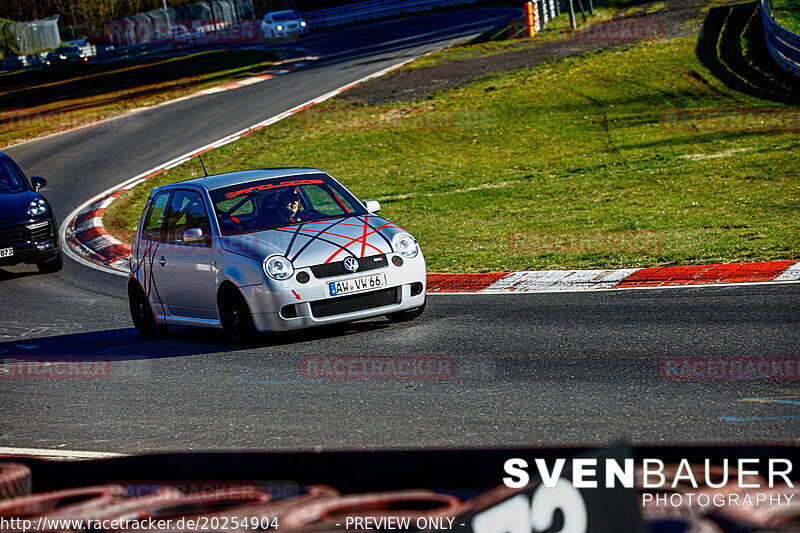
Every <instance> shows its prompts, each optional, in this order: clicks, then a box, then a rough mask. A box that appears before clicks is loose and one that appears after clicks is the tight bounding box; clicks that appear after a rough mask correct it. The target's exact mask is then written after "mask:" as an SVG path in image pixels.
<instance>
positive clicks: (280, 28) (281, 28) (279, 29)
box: [275, 24, 283, 31]
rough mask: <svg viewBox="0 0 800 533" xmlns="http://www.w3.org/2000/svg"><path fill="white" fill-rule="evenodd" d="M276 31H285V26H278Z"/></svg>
mask: <svg viewBox="0 0 800 533" xmlns="http://www.w3.org/2000/svg"><path fill="white" fill-rule="evenodd" d="M275 29H276V30H278V31H283V26H281V25H280V24H278V25H277V26H276V27H275Z"/></svg>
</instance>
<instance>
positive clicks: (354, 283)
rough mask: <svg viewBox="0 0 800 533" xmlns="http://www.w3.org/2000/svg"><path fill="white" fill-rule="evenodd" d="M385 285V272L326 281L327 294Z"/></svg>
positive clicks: (339, 294)
mask: <svg viewBox="0 0 800 533" xmlns="http://www.w3.org/2000/svg"><path fill="white" fill-rule="evenodd" d="M384 287H386V274H373V275H372V276H364V277H361V278H354V279H345V280H342V281H331V282H329V283H328V296H343V295H345V294H352V293H354V292H362V291H370V290H375V289H382V288H384Z"/></svg>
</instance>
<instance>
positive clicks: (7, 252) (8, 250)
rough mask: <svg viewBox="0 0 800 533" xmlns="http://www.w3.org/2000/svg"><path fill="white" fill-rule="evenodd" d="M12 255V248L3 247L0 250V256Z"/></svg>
mask: <svg viewBox="0 0 800 533" xmlns="http://www.w3.org/2000/svg"><path fill="white" fill-rule="evenodd" d="M12 255H14V249H13V248H3V249H2V250H0V257H11V256H12Z"/></svg>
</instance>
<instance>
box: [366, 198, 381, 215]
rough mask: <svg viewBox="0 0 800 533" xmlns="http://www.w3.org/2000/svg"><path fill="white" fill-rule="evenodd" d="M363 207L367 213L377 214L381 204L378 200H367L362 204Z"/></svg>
mask: <svg viewBox="0 0 800 533" xmlns="http://www.w3.org/2000/svg"><path fill="white" fill-rule="evenodd" d="M364 207H366V208H367V211H369V212H370V213H377V212H378V211H380V210H381V203H380V202H379V201H378V200H367V201H366V202H364Z"/></svg>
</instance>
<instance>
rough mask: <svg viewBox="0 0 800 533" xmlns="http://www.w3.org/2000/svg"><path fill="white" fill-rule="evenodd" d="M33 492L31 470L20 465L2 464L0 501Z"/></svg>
mask: <svg viewBox="0 0 800 533" xmlns="http://www.w3.org/2000/svg"><path fill="white" fill-rule="evenodd" d="M30 492H31V469H30V468H28V467H27V466H25V465H23V464H20V463H0V500H4V499H6V498H14V497H15V496H25V495H26V494H30Z"/></svg>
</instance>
